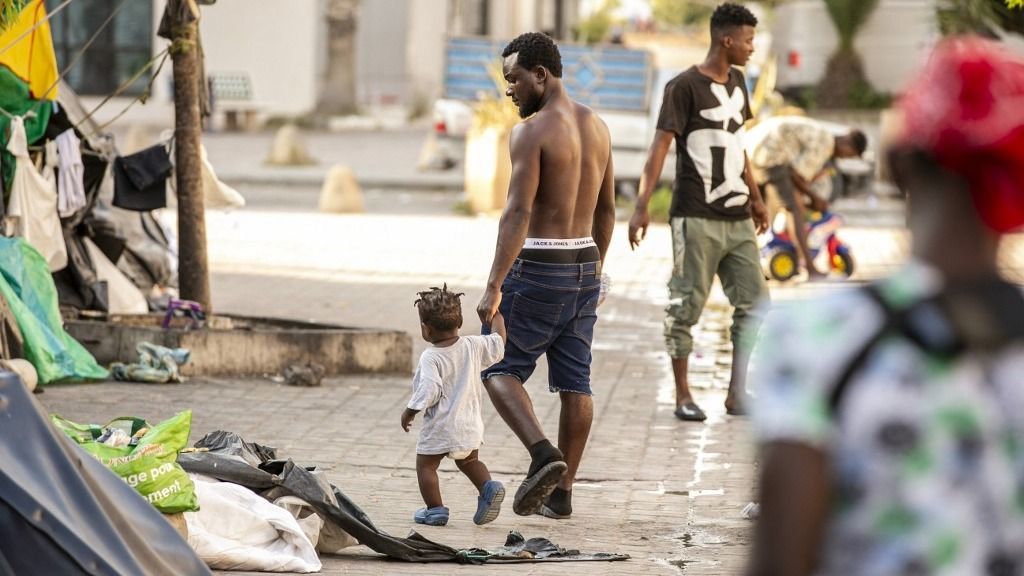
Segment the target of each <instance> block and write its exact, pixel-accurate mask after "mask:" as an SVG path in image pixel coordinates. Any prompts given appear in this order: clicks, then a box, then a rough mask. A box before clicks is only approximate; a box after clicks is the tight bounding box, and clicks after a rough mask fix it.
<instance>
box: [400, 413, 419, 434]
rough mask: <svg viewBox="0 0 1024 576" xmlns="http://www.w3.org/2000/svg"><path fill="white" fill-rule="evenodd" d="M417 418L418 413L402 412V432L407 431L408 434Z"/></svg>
mask: <svg viewBox="0 0 1024 576" xmlns="http://www.w3.org/2000/svg"><path fill="white" fill-rule="evenodd" d="M415 417H416V413H415V412H413V413H411V414H410V413H409V411H408V410H406V411H405V412H402V430H405V431H406V432H408V431H409V428H410V427H411V426H412V420H413V418H415Z"/></svg>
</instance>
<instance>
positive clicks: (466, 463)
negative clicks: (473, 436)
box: [455, 450, 491, 492]
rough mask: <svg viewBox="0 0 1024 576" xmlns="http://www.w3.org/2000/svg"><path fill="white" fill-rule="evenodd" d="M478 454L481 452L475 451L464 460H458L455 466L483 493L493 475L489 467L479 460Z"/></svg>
mask: <svg viewBox="0 0 1024 576" xmlns="http://www.w3.org/2000/svg"><path fill="white" fill-rule="evenodd" d="M478 453H479V450H473V452H471V453H470V454H469V456H466V457H465V458H464V459H462V460H456V461H455V465H456V466H458V467H459V470H461V471H462V473H463V474H465V475H466V477H467V478H469V480H470V482H472V483H473V485H474V486H476V489H477V491H478V492H483V489H484V484H486V483H488V482H490V480H491V473H490V472H489V471H488V470H487V466H485V465H484V463H483V462H481V461H480V460H478V459H477V456H478Z"/></svg>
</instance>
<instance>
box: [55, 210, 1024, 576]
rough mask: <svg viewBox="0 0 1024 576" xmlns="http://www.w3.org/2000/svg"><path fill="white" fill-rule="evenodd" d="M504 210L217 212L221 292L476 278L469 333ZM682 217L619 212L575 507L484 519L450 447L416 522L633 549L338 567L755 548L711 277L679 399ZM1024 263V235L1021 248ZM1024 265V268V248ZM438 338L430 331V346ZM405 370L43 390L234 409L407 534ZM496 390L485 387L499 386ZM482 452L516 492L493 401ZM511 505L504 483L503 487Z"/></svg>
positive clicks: (887, 240)
mask: <svg viewBox="0 0 1024 576" xmlns="http://www.w3.org/2000/svg"><path fill="white" fill-rule="evenodd" d="M496 229H497V222H496V220H494V219H487V218H459V217H448V216H436V217H408V216H368V215H364V216H336V215H321V214H306V213H284V212H245V211H241V212H236V213H231V214H224V213H219V212H212V213H210V215H209V221H208V231H209V236H210V261H211V263H212V267H213V270H214V276H213V293H214V299H215V306H216V308H217V310H218V311H220V312H236V313H248V314H261V315H268V316H282V317H291V318H298V319H310V318H312V319H317V320H321V321H328V322H336V323H341V324H348V325H370V326H379V327H386V328H399V329H403V330H407V331H410V332H412V333H413V334H417V333H418V327H417V325H418V320H417V318H416V314H415V310H414V309H413V307H412V302H413V299H414V294H415V291H416V290H421V289H423V288H426V287H428V286H432V285H438V284H440V283H441V282H448V284H449V286H451V287H454V288H456V289H459V290H462V291H465V292H467V295H466V297H465V298H464V300H463V309H464V314H465V326H464V332H466V333H471V332H475V331H476V330H477V327H478V322H477V321H476V320H475V318H474V316H473V309H474V307H475V304H476V301H477V299H478V298H479V295H480V287H481V286H482V285H483V283H484V279H485V276H486V273H487V269H488V266H489V264H490V257H491V254H492V251H493V246H494V235H495V232H496ZM845 232H846V233H847V239H848V240H849V241H850V242H851V244H853V246H854V250H855V254H856V255H857V256H858V258H859V262H860V270H861V274H863V275H864V276H867V277H870V276H874V275H878V274H882V273H885V272H886V271H888V270H891V269H892V268H893V267H894V266H895V265H896V262H898V261H899V259H900V258H902V257H904V255H905V253H906V249H907V239H906V237H905V235H903V234H900V233H896V232H886V231H880V230H857V229H849V230H847V231H845ZM669 253H670V249H669V238H668V231H667V229H666V228H665V227H663V226H656V227H653V228H652V229H651V231H650V234H649V237H648V240H647V242H646V243H645V244H644V246H642V247H641V249H640V250H639V251H637V252H636V253H631V252H630V251H629V250H628V248H627V247H626V240H625V229H624V228H623V227H622V226H620V227H618V228H617V229H616V233H615V238H614V241H613V245H612V250H611V252H610V253H609V260H608V263H607V266H606V270H607V271H608V273H609V274H610V275H611V276H612V278H613V280H614V288H613V292H612V295H611V297H610V298H609V300H608V301H607V302H606V303H605V305H604V306H603V307H602V308H601V310H600V311H599V315H600V317H601V320H600V322H599V323H598V328H597V334H596V338H595V344H594V349H595V352H594V383H593V384H594V389H595V391H596V396H595V421H594V427H593V430H592V436H591V442H590V445H589V447H588V450H587V453H586V456H585V458H584V462H583V466H582V469H581V470H580V474H579V476H580V483H579V484H578V485H577V488H576V490H575V492H574V496H575V498H574V507H575V511H576V513H575V516H574V518H573V519H571V520H567V521H553V520H548V519H543V518H540V517H536V518H522V517H518V516H516V515H514V514H513V513H512V512H511V506H510V505H509V506H507V507H506V509H505V510H503V512H502V515H501V516H500V517H499V518H498V520H497V521H495V522H494V523H492V524H490V525H487V526H484V527H477V526H474V525H473V524H472V522H471V516H472V513H473V510H474V507H475V494H474V490H473V489H472V487H471V485H470V483H469V482H468V481H467V480H466V479H464V478H463V477H461V475H460V474H459V473H458V472H457V470H456V468H455V466H454V464H453V463H452V462H445V463H444V464H443V465H442V470H443V472H442V490H443V493H444V495H445V502H446V504H447V505H448V506H450V507H451V509H452V522H451V524H449V526H447V527H444V528H426V527H418V528H419V529H420V531H421V532H422V533H423V534H424V535H426V536H427V537H428V538H432V539H435V540H437V541H439V542H443V543H445V544H449V545H452V546H456V547H470V546H476V547H495V546H499V545H501V544H502V543H503V541H504V537H505V534H506V533H507V532H508V531H509V530H512V529H515V530H519V531H521V532H522V533H523V534H524V535H526V536H527V537H532V536H546V537H550V538H552V539H553V540H555V541H556V542H558V543H560V544H561V545H563V546H566V547H570V548H578V549H581V550H584V551H605V552H620V553H627V554H630V555H632V556H633V559H632V560H630V561H628V562H623V563H608V564H606V563H579V564H556V565H550V564H549V565H543V564H538V565H517V566H507V567H457V566H452V565H447V564H445V565H407V564H400V563H392V562H386V561H383V560H380V559H378V558H376V557H375V556H374V555H373V554H372V552H370V551H369V550H368V549H366V548H363V547H356V548H352V549H350V550H349V551H347V552H346V554H343V555H341V556H339V557H325V558H324V571H323V573H325V574H438V575H441V574H444V575H447V574H451V573H453V572H458V573H462V574H480V573H484V572H488V571H500V572H501V573H502V574H666V575H668V574H680V573H683V574H705V575H720V574H735V573H737V572H739V571H740V570H741V568H742V566H743V563H744V558H745V555H746V553H747V549H748V545H749V541H750V528H751V526H750V523H749V522H748V521H747V520H744V519H742V518H741V516H740V511H741V509H742V507H743V506H744V505H745V504H746V503H747V502H748V501H749V500H750V499H751V496H752V480H753V476H754V465H753V454H752V451H751V448H750V445H749V438H748V427H747V426H748V424H747V422H746V421H745V420H744V419H739V418H732V417H727V416H725V415H724V408H723V406H722V400H723V399H724V386H725V383H726V381H727V378H728V370H729V345H728V342H727V336H726V334H727V328H728V324H729V317H728V310H727V308H726V307H725V306H724V297H723V296H722V295H721V292H720V291H716V292H715V294H714V295H713V297H712V302H711V304H710V306H709V309H708V310H707V311H706V313H705V317H704V319H703V320H702V322H701V324H700V326H699V327H698V330H697V332H696V340H697V351H696V355H695V358H694V360H693V368H692V371H693V373H694V384H695V387H696V388H697V395H698V399H699V400H700V401H701V403H702V405H703V406H704V408H705V409H706V410H707V412H708V414H709V420H708V421H707V422H706V423H704V424H686V423H682V422H679V421H677V420H676V419H675V418H674V417H673V416H672V408H673V405H672V403H673V399H672V388H671V378H670V374H669V370H668V362H667V356H666V354H665V353H664V351H663V347H662V343H661V336H660V333H661V319H662V314H663V313H662V309H663V306H664V304H665V297H666V294H665V292H666V291H665V287H664V285H665V280H666V279H667V277H668V273H669V269H670V261H669ZM1016 256H1017V260H1015V261H1016V262H1020V251H1019V250H1018V251H1017V252H1016ZM1021 268H1024V266H1022V267H1021ZM845 285H846V284H845V283H838V284H816V285H813V286H811V285H805V286H799V285H795V284H794V285H790V286H785V287H783V286H775V287H774V292H773V294H774V297H775V298H778V299H786V298H793V297H803V296H806V295H809V294H813V293H819V292H821V291H825V290H832V289H836V288H838V287H840V286H845ZM424 345H425V344H424V343H422V342H417V352H418V351H419V350H421V349H422V347H423V346H424ZM545 379H546V370H545V368H544V367H543V366H542V367H541V368H539V369H538V371H537V373H536V374H535V375H534V377H533V379H532V380H531V382H530V383H529V384H528V386H529V390H530V392H531V394H532V396H533V398H534V401H535V403H536V407H537V413H538V415H539V416H540V418H541V420H542V423H543V425H544V427H545V429H546V430H547V431H548V432H549V434H550V435H552V436H554V435H555V433H556V432H555V431H556V427H557V420H558V404H557V398H556V397H554V396H553V395H551V394H548V393H547V391H546V386H545ZM409 392H410V390H409V378H408V376H407V375H395V376H390V377H343V378H335V379H331V380H329V381H327V382H325V384H324V386H322V387H320V388H290V387H287V386H283V385H281V384H277V383H274V382H272V381H270V380H269V379H265V378H253V379H240V380H222V379H214V380H198V379H196V380H192V381H190V382H188V383H186V384H182V385H167V386H156V385H132V384H116V383H108V384H99V385H83V386H55V387H50V388H47V390H46V393H45V394H43V395H42V396H40V397H39V399H40V400H41V401H42V402H43V403H44V405H45V406H46V407H47V409H49V410H50V411H53V412H58V413H61V414H62V415H64V416H66V417H68V418H70V419H72V420H75V421H80V422H97V423H98V422H104V421H106V420H109V419H111V418H113V417H115V416H119V415H125V414H131V415H139V416H144V417H146V418H148V419H151V420H159V419H162V418H166V417H168V416H170V415H172V414H173V413H175V412H177V411H178V410H182V409H185V408H191V409H192V410H193V411H194V421H193V431H192V440H193V441H194V440H195V439H197V438H198V437H200V436H201V435H203V434H205V433H206V432H209V431H212V430H215V429H219V428H223V429H227V430H232V431H235V432H238V433H240V434H242V435H243V436H245V437H246V438H247V439H249V440H251V441H256V442H260V443H265V444H269V445H272V446H276V447H277V448H278V449H279V450H280V452H281V454H283V455H284V456H287V457H291V458H293V459H295V460H296V461H297V462H300V463H303V464H316V465H320V466H324V467H325V468H327V470H328V477H329V478H330V479H331V481H333V482H334V483H336V484H337V485H338V486H339V487H340V488H341V489H342V490H344V491H345V492H346V493H347V494H348V495H349V496H351V497H352V498H353V499H354V500H355V501H356V502H358V503H360V504H361V505H362V506H363V508H364V509H365V510H366V512H367V513H368V514H369V515H370V517H371V518H373V519H374V521H375V522H376V523H377V524H378V525H379V526H380V527H382V528H383V529H385V530H387V531H389V532H391V533H393V534H396V535H405V534H406V533H408V531H409V530H410V529H412V528H413V527H414V524H413V523H412V521H411V515H412V512H413V511H414V510H415V509H416V508H418V507H420V506H421V505H422V504H421V502H420V498H419V494H418V490H417V486H416V479H415V470H414V448H415V437H414V435H411V434H410V435H406V434H405V433H404V432H402V430H401V428H400V426H399V414H400V412H401V410H402V407H403V406H404V403H405V401H406V400H407V398H408V394H409ZM485 404H486V403H485ZM484 417H485V423H486V426H487V432H486V436H485V440H486V443H485V445H484V447H483V448H482V449H481V453H480V455H481V459H482V460H483V461H484V462H485V463H486V464H487V465H488V466H489V467H490V469H491V471H492V473H493V474H494V476H495V477H497V478H498V479H500V480H502V481H503V482H505V483H506V486H507V487H508V489H509V491H510V493H512V492H514V490H515V488H516V486H517V484H518V482H519V481H520V480H521V479H522V474H523V473H524V471H525V469H526V467H527V465H528V462H527V455H526V452H525V450H524V449H523V448H522V446H521V445H520V444H519V443H518V441H517V440H516V439H515V438H514V437H513V436H512V435H511V433H510V432H509V431H508V429H507V427H506V426H505V425H504V423H503V422H502V421H501V420H500V419H499V418H498V417H497V415H496V414H495V412H494V410H493V409H492V408H491V407H490V406H489V405H485V412H484ZM509 504H510V502H509Z"/></svg>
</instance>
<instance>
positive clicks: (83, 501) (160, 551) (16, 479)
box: [0, 372, 210, 576]
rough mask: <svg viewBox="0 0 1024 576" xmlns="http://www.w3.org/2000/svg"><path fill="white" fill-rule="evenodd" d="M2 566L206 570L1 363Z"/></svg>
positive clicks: (125, 571) (43, 570)
mask: <svg viewBox="0 0 1024 576" xmlns="http://www.w3.org/2000/svg"><path fill="white" fill-rule="evenodd" d="M0 574H4V575H7V574H12V575H22V574H25V575H31V574H61V575H78V574H88V575H118V576H121V575H123V576H136V575H139V574H147V575H163V574H167V575H181V574H189V575H191V574H196V575H201V574H210V571H209V569H207V567H206V565H205V564H203V562H202V561H201V560H200V559H199V557H198V556H196V555H195V553H194V552H193V551H192V549H191V548H190V547H189V545H188V544H187V543H186V542H185V540H184V539H183V538H182V537H181V535H179V534H178V532H177V531H175V530H174V528H173V527H172V526H171V524H170V523H169V522H168V521H167V520H166V519H164V518H163V516H162V515H161V514H160V513H159V512H157V511H156V509H155V508H153V506H152V505H151V504H149V502H147V501H146V500H144V499H143V498H142V497H141V496H139V494H138V493H137V492H135V490H134V489H133V488H131V487H130V486H128V484H126V483H125V482H124V481H123V480H122V479H121V478H119V477H118V476H117V475H115V474H114V473H113V472H111V471H110V470H108V469H107V468H106V467H104V466H103V465H102V464H101V463H100V462H99V461H98V460H96V459H95V458H93V457H92V456H90V455H89V454H87V453H86V452H85V451H84V450H82V449H81V448H79V447H78V446H76V445H75V444H74V443H73V442H72V441H71V440H70V439H68V438H67V437H65V435H64V434H62V433H61V432H60V431H58V430H56V429H55V428H53V426H51V424H50V420H49V418H47V417H46V415H45V414H44V413H43V411H42V410H41V409H40V407H39V405H38V404H37V403H36V401H35V399H34V398H32V395H31V394H29V393H28V391H27V390H26V389H25V387H24V386H23V385H22V384H21V382H20V381H19V380H18V379H17V376H15V375H14V374H13V373H11V372H0Z"/></svg>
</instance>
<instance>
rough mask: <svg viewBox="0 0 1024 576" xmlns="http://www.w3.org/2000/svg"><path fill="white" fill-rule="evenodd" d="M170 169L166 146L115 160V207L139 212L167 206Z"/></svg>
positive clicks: (160, 145)
mask: <svg viewBox="0 0 1024 576" xmlns="http://www.w3.org/2000/svg"><path fill="white" fill-rule="evenodd" d="M171 169H172V166H171V159H170V157H169V156H168V154H167V148H165V147H164V145H163V144H157V145H156V146H150V147H149V148H146V149H145V150H143V151H141V152H136V153H135V154H132V155H130V156H122V157H120V158H118V159H116V160H114V206H117V207H118V208H124V209H125V210H135V211H138V212H148V211H150V210H156V209H157V208H163V207H164V206H167V177H168V176H170V175H171Z"/></svg>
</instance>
